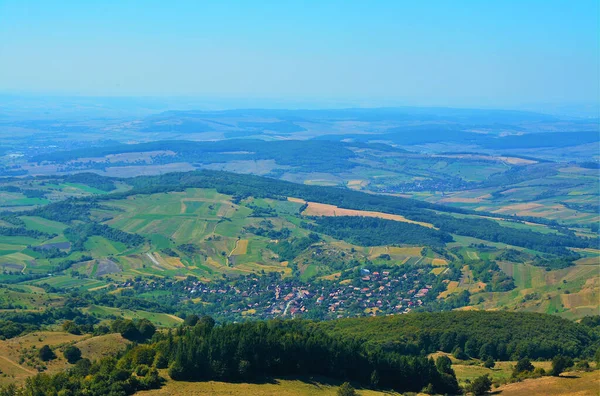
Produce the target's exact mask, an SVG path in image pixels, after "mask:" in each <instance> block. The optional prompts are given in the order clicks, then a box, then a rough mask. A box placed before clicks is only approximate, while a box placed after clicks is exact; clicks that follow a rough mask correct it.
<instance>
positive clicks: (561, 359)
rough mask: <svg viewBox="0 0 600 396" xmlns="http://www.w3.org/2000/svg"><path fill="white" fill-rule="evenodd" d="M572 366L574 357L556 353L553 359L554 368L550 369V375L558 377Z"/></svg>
mask: <svg viewBox="0 0 600 396" xmlns="http://www.w3.org/2000/svg"><path fill="white" fill-rule="evenodd" d="M571 366H573V359H571V358H570V357H568V356H563V355H556V356H554V359H552V370H551V371H550V375H553V376H555V377H558V376H559V375H560V373H562V372H563V371H565V370H566V369H567V368H569V367H571Z"/></svg>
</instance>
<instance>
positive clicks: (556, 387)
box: [495, 371, 600, 396]
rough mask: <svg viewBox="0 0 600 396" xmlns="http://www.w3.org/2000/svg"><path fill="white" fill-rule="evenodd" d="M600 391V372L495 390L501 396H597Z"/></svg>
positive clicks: (569, 374) (537, 381) (512, 385)
mask: <svg viewBox="0 0 600 396" xmlns="http://www.w3.org/2000/svg"><path fill="white" fill-rule="evenodd" d="M599 390H600V372H598V371H592V372H589V373H585V372H575V373H564V374H562V376H560V377H542V378H536V379H528V380H525V381H522V382H517V383H514V384H507V385H503V386H501V387H499V388H497V389H495V391H496V392H498V393H499V394H500V395H510V396H549V395H570V396H587V395H590V396H591V395H594V396H596V395H598V393H599Z"/></svg>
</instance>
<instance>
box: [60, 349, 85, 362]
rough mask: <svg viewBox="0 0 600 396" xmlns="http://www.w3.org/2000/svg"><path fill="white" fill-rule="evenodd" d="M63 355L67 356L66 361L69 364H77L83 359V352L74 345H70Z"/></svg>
mask: <svg viewBox="0 0 600 396" xmlns="http://www.w3.org/2000/svg"><path fill="white" fill-rule="evenodd" d="M63 355H64V356H65V359H67V362H69V363H71V364H75V363H77V361H78V360H79V359H81V350H80V349H79V348H77V347H76V346H74V345H69V346H68V347H66V348H65V350H64V351H63Z"/></svg>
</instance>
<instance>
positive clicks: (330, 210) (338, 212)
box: [288, 198, 435, 228]
mask: <svg viewBox="0 0 600 396" xmlns="http://www.w3.org/2000/svg"><path fill="white" fill-rule="evenodd" d="M288 200H289V201H291V202H298V203H307V204H308V207H307V208H306V209H305V210H304V212H302V214H304V215H306V216H362V217H377V218H380V219H386V220H394V221H400V222H403V223H411V224H418V225H420V226H423V227H427V228H435V227H434V226H433V224H430V223H423V222H420V221H412V220H409V219H407V218H406V217H404V216H400V215H394V214H389V213H383V212H373V211H368V210H354V209H344V208H339V207H337V206H335V205H329V204H322V203H317V202H306V201H303V200H298V199H296V198H288Z"/></svg>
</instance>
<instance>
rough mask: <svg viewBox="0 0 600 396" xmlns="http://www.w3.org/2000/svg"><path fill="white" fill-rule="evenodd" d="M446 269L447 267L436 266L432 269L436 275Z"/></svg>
mask: <svg viewBox="0 0 600 396" xmlns="http://www.w3.org/2000/svg"><path fill="white" fill-rule="evenodd" d="M445 270H446V268H444V267H436V268H434V269H432V270H431V273H432V274H434V275H439V274H441V273H442V272H444V271H445Z"/></svg>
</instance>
